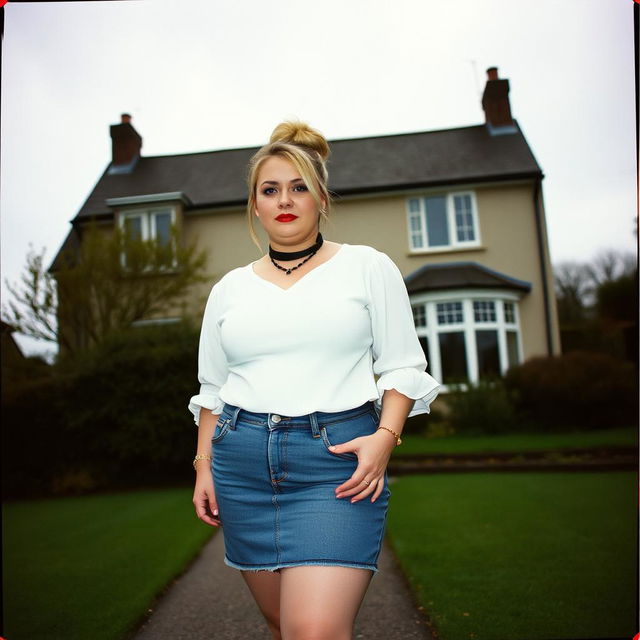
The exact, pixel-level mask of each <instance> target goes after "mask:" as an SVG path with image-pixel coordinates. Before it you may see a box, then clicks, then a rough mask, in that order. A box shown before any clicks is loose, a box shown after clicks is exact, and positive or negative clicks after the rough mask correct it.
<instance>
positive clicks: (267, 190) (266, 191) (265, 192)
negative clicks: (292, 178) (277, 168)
mask: <svg viewBox="0 0 640 640" xmlns="http://www.w3.org/2000/svg"><path fill="white" fill-rule="evenodd" d="M275 192H276V190H275V189H274V188H273V187H266V188H264V189H263V190H262V194H263V195H265V196H270V195H272V194H274V193H275Z"/></svg>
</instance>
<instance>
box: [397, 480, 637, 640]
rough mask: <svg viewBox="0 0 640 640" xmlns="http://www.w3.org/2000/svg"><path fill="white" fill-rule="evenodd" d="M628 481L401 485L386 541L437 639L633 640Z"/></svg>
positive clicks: (631, 491)
mask: <svg viewBox="0 0 640 640" xmlns="http://www.w3.org/2000/svg"><path fill="white" fill-rule="evenodd" d="M636 481H637V474H636V473H635V472H625V471H620V472H617V471H616V472H608V473H588V472H572V473H549V472H547V473H544V474H538V473H506V472H505V473H500V474H490V473H485V474H480V473H478V474H469V473H465V474H446V475H430V476H408V477H403V478H401V479H398V480H397V481H395V482H394V483H393V484H392V485H391V490H392V493H393V497H392V499H391V507H390V513H389V523H388V532H389V537H390V539H391V542H392V544H393V546H394V548H395V550H396V553H397V555H398V557H399V559H400V562H401V565H402V566H403V568H404V570H405V572H406V574H407V575H408V576H409V579H410V581H411V582H412V584H413V585H414V587H415V589H416V592H417V594H418V598H419V600H420V602H421V604H422V605H423V606H424V607H425V609H426V611H427V613H428V614H429V616H430V617H431V620H432V622H433V623H434V626H435V627H436V630H437V632H438V633H439V636H440V638H441V639H442V640H463V639H477V640H505V639H507V638H508V639H509V640H525V639H526V640H538V639H540V640H541V639H543V638H544V639H548V638H612V637H621V638H623V637H628V638H631V637H633V635H634V634H635V633H636V632H637V631H638V630H637V629H636V628H635V608H636V602H637V586H636V566H637V550H636V541H637V524H636V517H637V512H636V507H637V486H636Z"/></svg>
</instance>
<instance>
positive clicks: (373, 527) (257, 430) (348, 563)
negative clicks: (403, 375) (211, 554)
mask: <svg viewBox="0 0 640 640" xmlns="http://www.w3.org/2000/svg"><path fill="white" fill-rule="evenodd" d="M378 424H379V421H378V415H377V413H376V410H375V408H374V404H373V403H372V402H367V403H365V404H363V405H362V406H360V407H357V408H355V409H349V410H347V411H339V412H337V413H322V412H314V413H310V414H308V415H304V416H283V415H279V414H275V413H252V412H249V411H245V410H244V409H242V408H240V407H234V406H232V405H229V404H226V405H225V407H224V409H223V411H222V413H221V415H220V419H219V420H218V423H217V425H216V428H215V431H214V434H213V437H212V449H213V460H212V463H211V464H212V468H213V477H214V482H215V491H216V499H217V502H218V510H219V516H220V521H221V523H222V532H223V535H224V543H225V563H226V564H227V565H229V566H231V567H235V568H236V569H241V570H245V571H259V570H269V571H277V570H279V569H283V568H286V567H296V566H301V565H327V566H328V565H333V566H343V567H353V568H359V569H370V570H371V571H377V560H378V555H379V553H380V547H381V545H382V537H383V534H384V527H385V519H386V513H387V504H388V500H389V495H390V492H389V488H388V482H387V475H386V473H385V477H384V489H383V490H382V492H381V494H380V496H379V497H378V498H377V499H376V501H375V502H371V496H368V497H366V498H364V499H362V500H360V501H358V502H355V503H353V504H352V503H351V502H350V499H351V497H347V498H340V499H338V498H336V496H335V489H336V487H337V486H339V485H340V484H342V483H343V482H345V481H346V480H348V479H349V478H350V477H351V475H352V474H353V472H354V471H355V469H356V467H357V465H358V459H357V456H356V455H355V454H353V453H344V454H334V453H331V452H330V451H329V449H328V447H330V446H331V445H332V444H340V443H343V442H347V441H348V440H352V439H353V438H357V437H359V436H365V435H369V434H371V433H374V432H375V430H376V429H377V428H378ZM363 486H364V485H363Z"/></svg>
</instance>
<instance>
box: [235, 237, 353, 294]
mask: <svg viewBox="0 0 640 640" xmlns="http://www.w3.org/2000/svg"><path fill="white" fill-rule="evenodd" d="M345 246H346V244H345V243H342V244H341V245H340V248H339V249H338V250H337V251H336V252H335V253H334V254H333V255H332V256H331V257H330V258H329V259H328V260H325V261H324V262H323V263H321V264H319V265H318V266H317V267H314V268H313V269H311V271H308V272H307V273H305V274H304V275H303V276H302V277H301V278H299V279H298V280H296V281H295V282H294V283H293V284H292V285H290V286H289V287H287V288H286V289H285V288H284V287H281V286H280V285H279V284H276V283H275V282H271V281H270V280H266V279H265V278H263V277H262V276H259V275H258V274H257V273H256V272H255V271H254V269H253V265H254V264H255V263H256V262H257V260H255V261H254V262H251V263H250V264H248V265H247V268H248V269H249V272H250V273H251V274H252V276H253V277H254V278H255V279H257V280H259V281H260V282H264V284H266V285H267V286H269V287H274V288H275V289H277V290H278V291H281V292H282V293H287V292H288V291H291V289H295V288H296V287H297V286H298V285H299V284H300V283H301V282H303V281H304V280H306V279H307V278H308V277H309V276H310V275H311V274H312V273H315V272H316V271H318V270H322V267H324V266H325V265H328V264H330V263H331V262H333V261H334V260H335V259H336V258H337V257H338V256H339V255H340V254H341V253H342V250H343V249H344V247H345Z"/></svg>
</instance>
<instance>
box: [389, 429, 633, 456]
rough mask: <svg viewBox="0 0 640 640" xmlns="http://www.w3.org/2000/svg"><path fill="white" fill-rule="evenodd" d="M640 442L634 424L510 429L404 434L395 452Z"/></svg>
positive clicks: (462, 450) (615, 444)
mask: <svg viewBox="0 0 640 640" xmlns="http://www.w3.org/2000/svg"><path fill="white" fill-rule="evenodd" d="M612 445H614V446H620V445H630V446H638V430H637V429H636V428H634V427H630V428H620V429H606V430H601V431H580V432H575V433H526V434H520V433H509V434H504V435H487V436H484V435H481V436H465V435H453V436H443V437H439V438H426V437H424V436H420V435H414V434H407V435H406V436H402V445H401V446H400V447H399V448H398V449H397V450H396V453H395V455H397V456H401V455H403V454H419V453H480V452H483V451H530V450H535V449H558V448H561V447H602V446H612Z"/></svg>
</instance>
